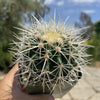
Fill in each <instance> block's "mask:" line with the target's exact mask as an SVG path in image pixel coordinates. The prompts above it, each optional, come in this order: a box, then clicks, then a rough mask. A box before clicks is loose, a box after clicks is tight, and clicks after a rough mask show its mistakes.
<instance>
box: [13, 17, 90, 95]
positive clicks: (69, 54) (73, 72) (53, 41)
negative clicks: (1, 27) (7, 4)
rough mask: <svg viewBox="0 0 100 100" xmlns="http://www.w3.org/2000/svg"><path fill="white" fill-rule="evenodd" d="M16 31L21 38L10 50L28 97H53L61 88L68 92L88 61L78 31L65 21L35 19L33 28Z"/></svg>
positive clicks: (85, 47)
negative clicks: (33, 95)
mask: <svg viewBox="0 0 100 100" xmlns="http://www.w3.org/2000/svg"><path fill="white" fill-rule="evenodd" d="M34 18H35V17H34ZM35 19H36V18H35ZM17 29H19V30H21V33H20V34H21V35H20V36H16V38H17V39H18V41H17V42H15V41H14V42H13V43H14V44H15V47H14V48H13V51H14V54H15V56H16V62H18V63H19V74H18V76H19V80H20V83H21V86H22V87H23V89H24V90H25V91H27V92H28V93H29V94H43V93H44V94H52V93H55V92H56V91H57V92H58V91H59V92H61V91H62V92H63V89H64V90H65V91H66V92H68V91H69V90H70V89H71V88H72V87H73V86H74V85H75V84H76V83H77V81H78V80H79V79H80V78H81V76H82V66H84V65H86V63H87V62H88V61H87V60H86V57H88V54H87V53H86V49H87V47H88V46H87V45H86V44H84V41H85V40H83V39H82V37H81V34H78V35H77V32H78V33H79V29H77V30H76V29H75V28H74V26H70V27H68V24H67V23H66V22H61V21H58V22H56V21H55V20H50V21H49V22H46V21H41V22H39V21H38V20H37V19H36V22H34V23H33V26H32V27H26V28H23V29H20V28H17ZM56 89H57V90H56Z"/></svg>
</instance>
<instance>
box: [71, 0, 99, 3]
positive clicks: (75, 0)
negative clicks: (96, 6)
mask: <svg viewBox="0 0 100 100" xmlns="http://www.w3.org/2000/svg"><path fill="white" fill-rule="evenodd" d="M71 1H72V2H75V3H94V2H100V0H71Z"/></svg>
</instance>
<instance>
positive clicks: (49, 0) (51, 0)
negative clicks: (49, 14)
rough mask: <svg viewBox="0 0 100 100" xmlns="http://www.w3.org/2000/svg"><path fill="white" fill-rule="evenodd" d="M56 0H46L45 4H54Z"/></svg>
mask: <svg viewBox="0 0 100 100" xmlns="http://www.w3.org/2000/svg"><path fill="white" fill-rule="evenodd" d="M53 2H54V0H45V4H53Z"/></svg>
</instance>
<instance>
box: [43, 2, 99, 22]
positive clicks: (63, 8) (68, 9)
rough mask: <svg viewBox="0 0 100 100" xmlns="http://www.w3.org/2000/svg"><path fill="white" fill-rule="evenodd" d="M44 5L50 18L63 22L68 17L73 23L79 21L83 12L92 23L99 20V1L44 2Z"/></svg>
mask: <svg viewBox="0 0 100 100" xmlns="http://www.w3.org/2000/svg"><path fill="white" fill-rule="evenodd" d="M45 4H46V5H48V6H49V7H50V13H49V15H50V16H52V17H53V16H54V12H55V11H56V16H60V17H61V18H62V19H63V20H65V19H66V18H67V17H68V16H70V19H71V21H72V22H73V23H74V22H76V21H79V17H80V13H81V12H85V13H87V14H88V15H89V16H91V19H92V22H94V23H95V22H96V21H99V20H100V0H45Z"/></svg>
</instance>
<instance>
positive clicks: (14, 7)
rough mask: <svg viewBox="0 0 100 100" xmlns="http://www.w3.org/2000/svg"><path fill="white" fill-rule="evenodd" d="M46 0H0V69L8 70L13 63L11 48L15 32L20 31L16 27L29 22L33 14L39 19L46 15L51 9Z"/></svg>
mask: <svg viewBox="0 0 100 100" xmlns="http://www.w3.org/2000/svg"><path fill="white" fill-rule="evenodd" d="M44 2H45V0H40V1H39V0H0V70H3V71H5V72H7V71H8V70H9V67H8V66H9V65H10V64H11V63H12V56H11V54H10V53H9V48H10V45H9V43H11V41H12V40H16V39H15V38H14V36H13V35H14V33H15V34H17V35H18V34H19V31H18V30H16V29H15V28H14V26H15V27H21V25H20V24H25V23H27V22H28V24H30V16H31V15H32V14H33V15H34V16H36V17H37V18H38V19H40V16H41V17H44V16H45V14H47V13H48V12H49V10H50V8H49V7H48V6H46V5H45V4H44Z"/></svg>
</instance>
